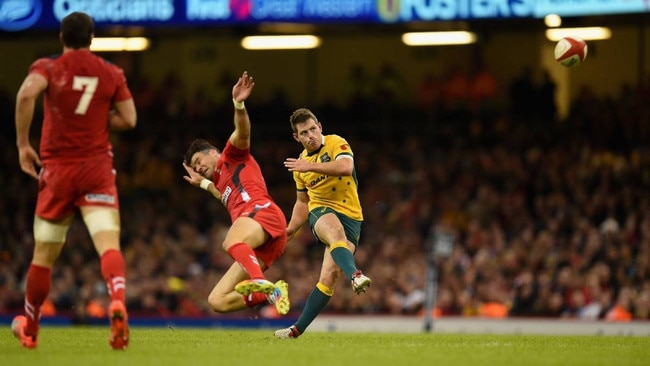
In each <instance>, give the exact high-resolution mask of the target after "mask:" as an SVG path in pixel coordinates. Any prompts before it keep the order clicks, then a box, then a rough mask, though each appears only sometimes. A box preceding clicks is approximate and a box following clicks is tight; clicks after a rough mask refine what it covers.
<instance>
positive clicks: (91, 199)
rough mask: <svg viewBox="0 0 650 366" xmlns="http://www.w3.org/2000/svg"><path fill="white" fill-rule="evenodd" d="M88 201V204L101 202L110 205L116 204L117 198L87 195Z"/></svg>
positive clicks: (104, 195) (106, 195)
mask: <svg viewBox="0 0 650 366" xmlns="http://www.w3.org/2000/svg"><path fill="white" fill-rule="evenodd" d="M85 198H86V201H88V202H101V203H108V204H111V205H112V204H115V196H111V195H110V194H103V193H89V194H87V195H86V197H85Z"/></svg>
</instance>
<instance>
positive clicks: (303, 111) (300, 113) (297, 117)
mask: <svg viewBox="0 0 650 366" xmlns="http://www.w3.org/2000/svg"><path fill="white" fill-rule="evenodd" d="M310 118H313V119H314V121H315V122H316V123H318V118H316V115H315V114H313V113H312V112H311V111H310V110H309V109H307V108H298V109H296V110H295V111H294V112H293V113H291V117H289V122H290V123H291V129H292V130H293V132H296V131H297V129H296V125H298V124H301V123H304V122H306V121H307V120H308V119H310Z"/></svg>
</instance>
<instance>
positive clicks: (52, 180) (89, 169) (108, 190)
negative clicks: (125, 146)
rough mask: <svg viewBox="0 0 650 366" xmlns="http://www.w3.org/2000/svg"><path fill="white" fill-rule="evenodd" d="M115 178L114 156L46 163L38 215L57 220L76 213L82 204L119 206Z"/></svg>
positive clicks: (39, 194)
mask: <svg viewBox="0 0 650 366" xmlns="http://www.w3.org/2000/svg"><path fill="white" fill-rule="evenodd" d="M115 178H116V176H115V169H114V168H113V159H112V158H111V157H110V156H106V157H104V156H101V157H94V158H91V159H85V160H77V161H66V162H58V161H57V162H46V163H43V168H42V169H41V173H40V176H39V179H38V199H37V201H36V216H38V217H41V218H43V219H47V220H55V221H56V220H61V219H64V218H66V217H69V216H70V215H72V214H74V213H75V211H76V209H77V208H78V207H79V206H104V207H112V208H115V209H119V200H118V196H117V186H116V184H115Z"/></svg>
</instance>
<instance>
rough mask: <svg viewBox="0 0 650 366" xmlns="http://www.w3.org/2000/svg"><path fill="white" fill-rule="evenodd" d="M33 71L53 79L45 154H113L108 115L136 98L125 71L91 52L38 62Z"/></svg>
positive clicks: (46, 108)
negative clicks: (117, 107) (114, 107)
mask: <svg viewBox="0 0 650 366" xmlns="http://www.w3.org/2000/svg"><path fill="white" fill-rule="evenodd" d="M29 72H30V73H39V74H41V75H42V76H44V77H45V78H46V79H47V81H48V85H47V89H46V90H45V97H44V99H43V103H44V119H43V127H42V131H41V144H40V156H41V159H42V160H43V161H48V160H71V159H79V158H88V157H90V156H96V155H102V154H107V153H111V150H112V146H111V143H110V140H109V131H108V114H109V111H110V109H111V107H112V105H113V103H115V102H120V101H124V100H127V99H131V98H132V96H131V92H130V91H129V88H128V86H127V83H126V78H125V76H124V72H123V70H122V69H121V68H119V67H118V66H116V65H114V64H111V63H110V62H108V61H106V60H104V59H103V58H101V57H99V56H97V55H95V54H93V53H92V52H91V51H90V50H88V49H80V50H71V51H68V52H64V53H63V54H61V55H58V56H54V57H51V58H41V59H38V60H36V61H35V62H34V63H33V64H32V65H31V66H30V68H29Z"/></svg>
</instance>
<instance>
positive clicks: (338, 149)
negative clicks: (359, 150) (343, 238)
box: [293, 135, 363, 221]
mask: <svg viewBox="0 0 650 366" xmlns="http://www.w3.org/2000/svg"><path fill="white" fill-rule="evenodd" d="M323 140H324V142H323V145H322V146H321V148H320V149H319V150H316V151H314V152H312V153H307V150H303V151H302V153H301V154H300V157H301V158H302V159H305V160H307V161H311V162H315V163H326V162H328V161H334V160H336V159H349V158H352V157H353V156H354V154H353V153H352V149H351V148H350V145H349V144H348V142H347V141H346V140H345V139H344V138H342V137H341V136H338V135H325V136H323ZM293 179H294V180H295V181H296V188H297V189H298V191H301V192H305V191H307V194H308V195H309V211H311V210H313V209H314V208H317V207H323V206H324V207H330V208H332V209H333V210H335V211H337V212H339V213H342V214H344V215H346V216H348V217H350V218H351V219H354V220H358V221H363V213H362V211H361V203H360V202H359V193H358V182H357V172H356V169H353V170H352V175H349V176H344V177H330V176H328V175H325V174H321V173H314V172H306V173H300V172H293Z"/></svg>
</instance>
